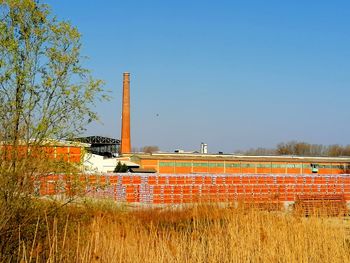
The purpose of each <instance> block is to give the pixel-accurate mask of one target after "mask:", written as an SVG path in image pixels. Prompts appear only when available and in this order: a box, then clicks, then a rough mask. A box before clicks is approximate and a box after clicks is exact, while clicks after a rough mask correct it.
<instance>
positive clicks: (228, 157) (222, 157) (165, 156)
mask: <svg viewBox="0 0 350 263" xmlns="http://www.w3.org/2000/svg"><path fill="white" fill-rule="evenodd" d="M131 158H132V160H189V161H190V160H196V161H247V162H248V161H250V162H254V161H255V162H337V163H350V157H308V156H289V155H283V156H247V155H234V154H187V153H185V154H184V153H153V154H134V155H132V156H131Z"/></svg>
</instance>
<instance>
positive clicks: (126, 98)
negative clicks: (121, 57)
mask: <svg viewBox="0 0 350 263" xmlns="http://www.w3.org/2000/svg"><path fill="white" fill-rule="evenodd" d="M121 133H122V134H121V137H122V138H121V147H120V153H121V154H126V153H130V152H131V139H130V73H127V72H125V73H124V74H123V105H122V132H121Z"/></svg>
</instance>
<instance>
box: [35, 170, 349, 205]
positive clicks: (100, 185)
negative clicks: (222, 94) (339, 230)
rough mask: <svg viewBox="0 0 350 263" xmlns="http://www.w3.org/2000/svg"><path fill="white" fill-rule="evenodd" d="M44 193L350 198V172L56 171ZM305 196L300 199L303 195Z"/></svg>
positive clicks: (44, 183) (187, 198) (173, 200)
mask: <svg viewBox="0 0 350 263" xmlns="http://www.w3.org/2000/svg"><path fill="white" fill-rule="evenodd" d="M36 185H37V189H38V190H37V192H38V193H40V194H41V195H52V194H59V193H63V192H65V191H68V192H69V191H72V189H75V188H78V186H79V187H80V188H82V189H84V191H85V192H86V193H87V195H89V196H92V197H100V198H112V199H114V200H116V201H120V202H131V203H144V204H182V203H193V202H235V201H243V202H256V203H264V202H286V201H292V202H295V201H297V200H299V199H300V197H301V196H311V195H312V196H319V197H323V199H327V198H328V199H329V198H330V199H331V196H335V195H337V196H342V198H343V199H344V200H345V201H350V175H302V176H301V175H285V174H283V175H251V174H250V175H244V174H243V175H228V174H225V175H208V174H202V175H201V174H187V175H173V174H172V175H163V174H156V175H153V174H152V175H144V174H108V175H103V176H93V175H79V176H78V177H75V179H73V177H67V176H64V175H50V176H47V177H45V178H43V179H42V180H41V181H40V182H37V184H36ZM298 198H299V199H298Z"/></svg>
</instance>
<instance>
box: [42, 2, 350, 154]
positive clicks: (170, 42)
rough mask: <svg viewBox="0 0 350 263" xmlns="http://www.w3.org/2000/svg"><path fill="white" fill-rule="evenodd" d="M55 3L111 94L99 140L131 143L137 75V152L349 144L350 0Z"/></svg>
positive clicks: (93, 131)
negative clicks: (126, 106) (124, 137)
mask: <svg viewBox="0 0 350 263" xmlns="http://www.w3.org/2000/svg"><path fill="white" fill-rule="evenodd" d="M46 2H47V3H49V4H50V5H51V6H52V8H53V12H54V13H55V14H56V15H57V16H58V17H59V18H60V19H65V20H69V21H71V22H72V24H74V25H76V26H77V27H78V28H79V30H80V31H81V33H82V43H83V53H84V54H85V55H87V56H89V57H90V59H89V61H88V62H87V63H86V64H87V66H88V67H89V68H90V69H92V71H93V73H94V75H95V76H96V77H98V78H101V79H103V80H105V81H106V86H105V88H106V89H108V90H111V95H112V97H113V99H112V100H111V101H110V102H108V103H104V104H103V105H102V104H98V105H97V107H96V111H97V112H98V113H99V115H100V117H101V120H102V122H103V125H102V124H93V125H91V126H89V127H88V131H87V135H104V136H112V137H117V138H119V137H120V126H121V123H120V116H121V93H122V73H123V72H124V71H128V72H130V73H131V103H132V104H131V105H132V106H131V107H132V108H131V114H132V116H131V118H132V123H131V125H132V127H131V129H132V144H133V146H137V147H140V146H144V145H158V146H159V147H160V148H161V150H174V149H175V148H181V149H185V150H198V149H199V145H200V143H201V142H202V141H203V142H206V143H208V146H209V151H211V152H217V151H224V152H233V151H235V150H238V149H248V148H251V147H274V146H275V145H276V144H277V143H279V142H285V141H290V140H300V141H306V142H309V143H320V144H333V143H338V144H348V143H349V138H350V121H349V117H350V109H349V100H350V96H349V95H350V1H345V0H344V1H337V0H333V1H329V0H327V1H325V0H309V1H305V0H297V1H280V0H268V1H263V0H259V1H258V0H256V1H249V0H247V1H232V0H231V1H213V0H211V1H206V0H198V1H196V0H187V1H185V0H176V1H169V0H168V1H165V0H149V1H146V0H139V1H136V0H135V1H133V0H128V1H112V0H109V1H107V0H106V1H103V0H101V1H92V0H90V1H89V0H84V1H83V0H74V1H72V0H60V1H54V0H50V1H46Z"/></svg>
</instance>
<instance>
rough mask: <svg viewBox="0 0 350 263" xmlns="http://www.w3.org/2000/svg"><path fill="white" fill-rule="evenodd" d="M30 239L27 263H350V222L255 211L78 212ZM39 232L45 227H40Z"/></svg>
mask: <svg viewBox="0 0 350 263" xmlns="http://www.w3.org/2000/svg"><path fill="white" fill-rule="evenodd" d="M67 209H70V210H69V212H67V211H66V212H65V216H62V215H61V216H60V217H54V218H52V219H49V218H48V217H46V218H45V219H44V222H43V223H44V224H45V225H46V231H45V232H44V234H43V233H39V231H36V235H34V238H32V240H30V241H27V242H22V243H21V246H19V248H18V251H17V256H18V259H19V260H22V262H152V263H154V262H350V235H349V234H350V233H349V228H350V223H349V222H348V221H347V220H344V219H341V218H333V219H329V218H316V217H309V218H304V217H300V216H295V215H292V214H285V213H279V212H265V211H259V210H254V209H249V208H219V207H213V206H210V207H208V206H197V207H191V208H185V209H177V210H174V209H173V210H170V209H158V210H155V209H153V210H144V211H140V210H139V211H135V210H129V211H128V210H118V209H117V210H115V209H110V208H106V207H104V208H102V209H99V208H98V204H97V205H94V206H90V207H83V208H82V207H81V206H80V207H70V208H67ZM38 222H39V221H38ZM38 228H39V223H38V224H37V227H36V229H38Z"/></svg>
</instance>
